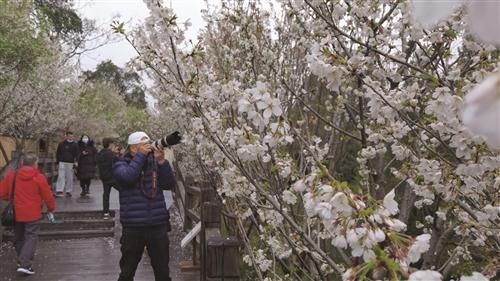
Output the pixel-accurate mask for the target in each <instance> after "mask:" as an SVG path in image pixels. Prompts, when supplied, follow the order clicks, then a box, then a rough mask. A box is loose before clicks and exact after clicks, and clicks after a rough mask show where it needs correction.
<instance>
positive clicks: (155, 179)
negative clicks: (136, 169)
mask: <svg viewBox="0 0 500 281" xmlns="http://www.w3.org/2000/svg"><path fill="white" fill-rule="evenodd" d="M151 178H152V179H151V181H152V182H151V193H150V194H148V193H147V192H146V190H145V189H144V171H143V172H142V174H141V190H142V193H143V194H144V195H146V197H148V198H149V199H153V198H155V196H156V194H157V193H158V167H157V165H156V161H155V160H153V172H152V174H151Z"/></svg>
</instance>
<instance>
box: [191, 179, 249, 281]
mask: <svg viewBox="0 0 500 281" xmlns="http://www.w3.org/2000/svg"><path fill="white" fill-rule="evenodd" d="M184 184H185V188H184V194H185V202H184V230H185V231H186V232H188V236H186V238H185V239H188V240H189V241H190V243H191V245H192V249H193V255H192V261H191V262H190V263H189V266H187V267H189V268H199V270H200V280H201V281H215V280H227V281H230V280H240V259H241V257H240V253H239V247H240V243H239V241H238V239H237V238H235V237H223V235H222V233H221V227H222V225H221V218H222V212H221V211H222V205H221V202H219V201H218V200H217V197H216V193H215V190H214V189H213V188H212V187H210V184H208V183H196V182H193V181H192V180H187V181H186V182H185V183H184ZM195 236H198V238H199V239H198V240H197V239H196V238H195Z"/></svg>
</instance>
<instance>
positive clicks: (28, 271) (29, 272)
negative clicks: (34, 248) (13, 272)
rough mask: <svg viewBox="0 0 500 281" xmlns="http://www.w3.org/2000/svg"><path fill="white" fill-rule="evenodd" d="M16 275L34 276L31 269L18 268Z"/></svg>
mask: <svg viewBox="0 0 500 281" xmlns="http://www.w3.org/2000/svg"><path fill="white" fill-rule="evenodd" d="M17 273H22V274H26V275H33V274H35V271H33V268H31V267H30V268H24V267H20V268H18V269H17Z"/></svg>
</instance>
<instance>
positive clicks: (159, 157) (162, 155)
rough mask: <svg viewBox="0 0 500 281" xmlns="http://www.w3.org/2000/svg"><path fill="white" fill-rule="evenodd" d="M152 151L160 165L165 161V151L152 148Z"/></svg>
mask: <svg viewBox="0 0 500 281" xmlns="http://www.w3.org/2000/svg"><path fill="white" fill-rule="evenodd" d="M153 153H154V156H155V160H156V161H157V162H158V164H160V165H161V164H163V163H165V152H164V151H163V149H154V150H153Z"/></svg>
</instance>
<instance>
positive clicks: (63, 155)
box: [56, 131, 79, 197]
mask: <svg viewBox="0 0 500 281" xmlns="http://www.w3.org/2000/svg"><path fill="white" fill-rule="evenodd" d="M78 154H79V152H78V145H77V144H76V143H75V142H74V140H73V133H72V132H69V131H68V132H66V133H65V134H64V141H63V142H61V143H59V145H58V146H57V152H56V162H57V163H58V164H59V170H58V172H57V184H56V191H57V192H56V197H63V196H64V192H66V197H71V191H73V167H74V165H77V162H76V160H77V157H78Z"/></svg>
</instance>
